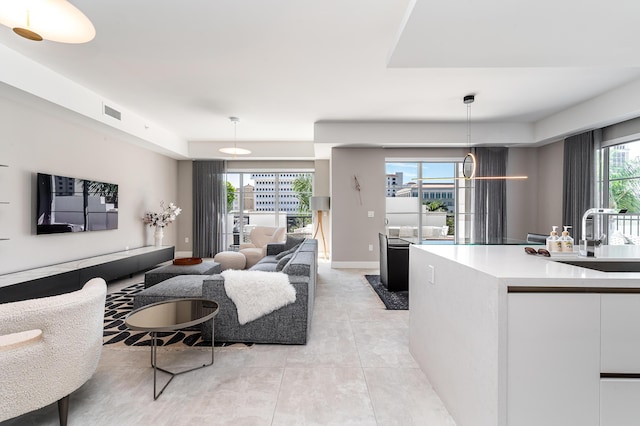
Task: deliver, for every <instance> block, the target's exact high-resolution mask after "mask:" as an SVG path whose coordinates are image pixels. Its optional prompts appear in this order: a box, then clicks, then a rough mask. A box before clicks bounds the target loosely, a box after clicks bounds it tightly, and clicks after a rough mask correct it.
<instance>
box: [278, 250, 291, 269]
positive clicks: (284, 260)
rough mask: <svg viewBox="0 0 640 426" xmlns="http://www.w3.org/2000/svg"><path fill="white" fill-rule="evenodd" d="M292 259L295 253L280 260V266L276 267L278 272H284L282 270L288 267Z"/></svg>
mask: <svg viewBox="0 0 640 426" xmlns="http://www.w3.org/2000/svg"><path fill="white" fill-rule="evenodd" d="M292 257H293V253H289V254H288V255H286V256H283V257H282V259H280V260H279V261H278V264H277V265H276V272H280V271H282V269H283V268H284V267H285V266H286V265H287V263H289V261H290V260H291V258H292Z"/></svg>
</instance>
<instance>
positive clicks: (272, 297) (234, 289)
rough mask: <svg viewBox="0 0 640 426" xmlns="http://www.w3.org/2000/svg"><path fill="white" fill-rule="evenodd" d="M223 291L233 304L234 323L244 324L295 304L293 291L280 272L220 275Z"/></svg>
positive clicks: (235, 272) (248, 272) (239, 272)
mask: <svg viewBox="0 0 640 426" xmlns="http://www.w3.org/2000/svg"><path fill="white" fill-rule="evenodd" d="M222 276H223V277H224V291H225V292H226V293H227V296H229V299H231V300H232V301H233V303H235V305H236V309H237V311H238V322H240V324H246V323H248V322H250V321H253V320H255V319H258V318H260V317H261V316H263V315H267V314H268V313H271V312H273V311H275V310H276V309H280V308H282V307H283V306H286V305H288V304H290V303H293V302H295V301H296V289H295V288H294V287H293V286H292V285H291V284H290V283H289V276H288V275H287V274H284V273H282V272H265V271H236V270H233V269H227V270H226V271H223V272H222Z"/></svg>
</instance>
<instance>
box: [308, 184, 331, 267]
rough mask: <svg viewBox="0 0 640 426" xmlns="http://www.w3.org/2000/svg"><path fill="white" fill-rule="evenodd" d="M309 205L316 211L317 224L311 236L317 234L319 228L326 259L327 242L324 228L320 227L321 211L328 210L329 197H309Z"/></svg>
mask: <svg viewBox="0 0 640 426" xmlns="http://www.w3.org/2000/svg"><path fill="white" fill-rule="evenodd" d="M309 207H310V208H311V210H312V211H314V212H318V226H317V227H316V232H315V233H314V234H313V238H315V237H316V235H318V230H320V235H321V236H322V247H323V248H324V258H325V260H326V259H327V242H326V241H325V239H324V229H323V228H322V215H323V212H328V211H329V197H311V198H310V199H309Z"/></svg>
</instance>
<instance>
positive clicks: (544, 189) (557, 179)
mask: <svg viewBox="0 0 640 426" xmlns="http://www.w3.org/2000/svg"><path fill="white" fill-rule="evenodd" d="M563 158H564V141H559V142H555V143H552V144H549V145H545V146H543V147H540V148H538V197H537V198H538V202H537V204H536V210H535V211H536V215H535V216H536V217H537V218H538V220H537V231H535V232H539V233H542V234H547V233H549V232H550V231H551V226H553V225H557V226H558V229H559V230H561V229H562V228H561V226H562V175H563V167H564V166H563ZM532 231H533V230H532ZM571 231H572V232H571V235H572V236H574V237H575V236H576V235H577V234H576V232H578V231H579V230H576V229H572V230H571Z"/></svg>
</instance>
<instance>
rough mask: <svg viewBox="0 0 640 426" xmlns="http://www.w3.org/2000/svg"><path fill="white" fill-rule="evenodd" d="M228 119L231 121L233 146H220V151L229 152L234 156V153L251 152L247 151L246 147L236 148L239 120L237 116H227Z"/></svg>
mask: <svg viewBox="0 0 640 426" xmlns="http://www.w3.org/2000/svg"><path fill="white" fill-rule="evenodd" d="M229 120H230V121H231V122H232V123H233V147H229V148H220V152H223V153H225V154H231V155H233V156H234V157H235V156H236V155H247V154H251V151H249V150H248V149H243V148H238V146H237V145H238V135H237V130H238V122H239V121H240V119H239V118H238V117H229Z"/></svg>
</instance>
